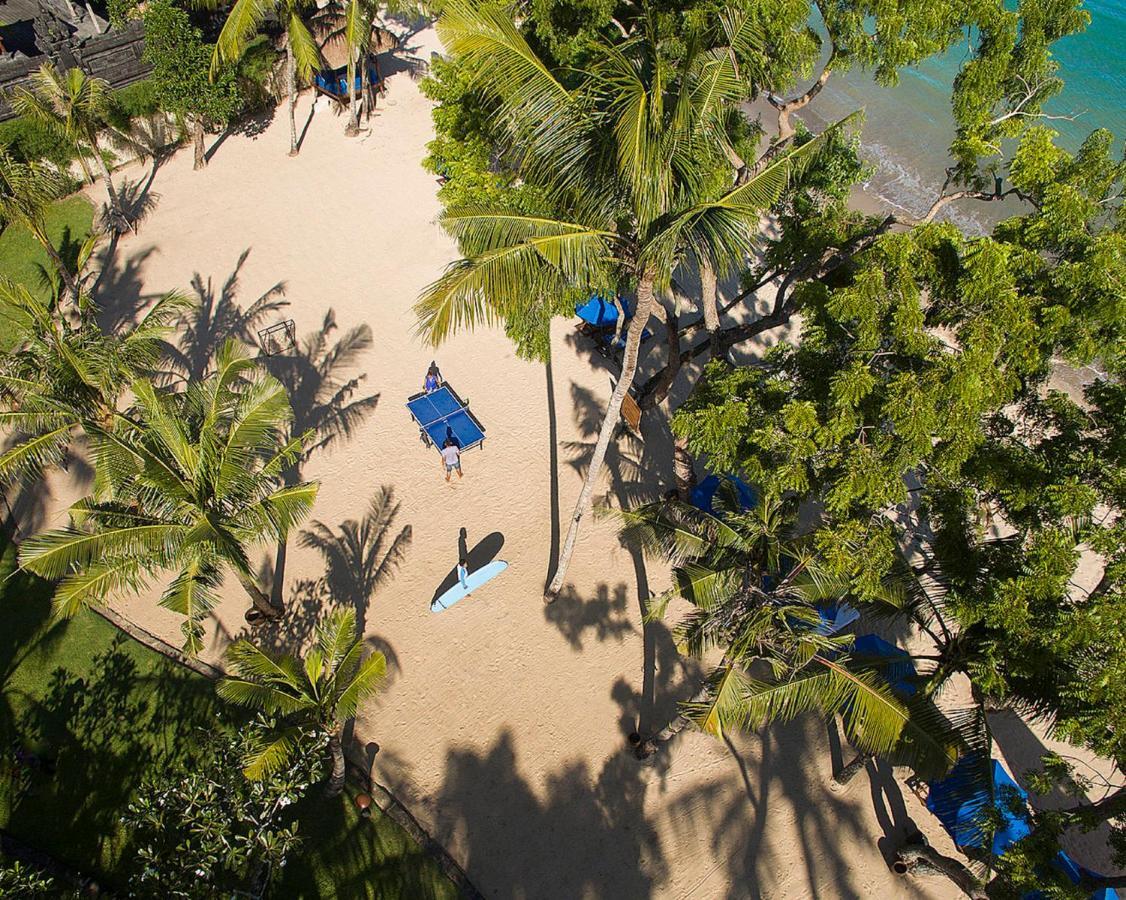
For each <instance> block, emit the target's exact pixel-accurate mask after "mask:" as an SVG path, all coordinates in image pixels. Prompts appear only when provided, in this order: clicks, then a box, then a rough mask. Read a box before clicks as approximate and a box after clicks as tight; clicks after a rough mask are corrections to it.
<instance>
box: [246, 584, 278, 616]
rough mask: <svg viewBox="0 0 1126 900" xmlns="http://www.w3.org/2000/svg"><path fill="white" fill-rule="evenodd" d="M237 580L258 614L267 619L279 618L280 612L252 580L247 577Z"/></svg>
mask: <svg viewBox="0 0 1126 900" xmlns="http://www.w3.org/2000/svg"><path fill="white" fill-rule="evenodd" d="M238 580H239V584H241V585H242V589H243V590H244V591H246V593H247V594H249V595H250V600H251V602H252V603H253V604H254V608H255V609H256V610H258V612H260V613H262V615H264V616H265V617H266V618H268V619H277V618H279V617H280V616H281V610H279V609H278V608H277V607H276V606H274V604H273V602H272V601H271V600H270V597H269V595H268V594H267V593H266V592H265V591H264V590H262V588H260V587H259V586H258V584H257V583H256V582H255V581H254V579H253V578H251V577H250V576H249V575H239V577H238Z"/></svg>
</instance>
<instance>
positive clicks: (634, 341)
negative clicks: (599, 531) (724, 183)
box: [544, 269, 656, 603]
mask: <svg viewBox="0 0 1126 900" xmlns="http://www.w3.org/2000/svg"><path fill="white" fill-rule="evenodd" d="M655 279H656V273H655V272H653V271H652V270H650V269H647V270H646V271H645V272H643V273H642V276H641V283H640V284H639V285H638V287H637V312H636V314H635V315H634V317H633V321H631V322H630V323H629V330H628V331H627V332H626V348H625V355H624V356H623V358H622V374H621V377H620V378H619V379H618V384H617V385H616V386H615V388H614V392H613V393H612V394H611V395H610V403H609V405H607V407H606V415H605V416H604V417H603V419H602V428H601V429H600V430H599V432H598V442H597V443H596V444H595V445H594V455H593V456H591V458H590V466H589V468H588V469H587V473H586V480H585V481H584V482H583V489H582V491H581V492H580V493H579V499H578V502H577V503H576V504H575V512H574V514H573V515H572V516H571V524H570V526H569V527H568V528H567V539H566V540H565V541H564V542H563V549H562V550H561V551H560V553H559V566H558V568H557V569H556V570H555V577H554V578H552V579H551V584H550V585H548V587H547V591H546V592H545V594H544V600H546V601H547V602H548V603H550V602H552V601H553V600H554V599H555V598H556V596H557V595H558V594H559V591H560V590H562V589H563V581H564V579H565V578H566V577H567V566H568V565H570V563H571V554H572V553H573V552H574V550H575V540H576V539H577V538H578V536H579V524H580V523H581V522H582V518H583V516H584V515H586V511H587V509H588V507H589V506H590V499H591V496H592V495H593V494H594V486H595V485H596V484H597V483H598V479H599V476H600V475H601V474H602V464H603V463H604V462H605V460H606V451H607V450H608V449H609V447H610V438H611V437H612V436H613V434H614V429H615V428H617V427H618V417H619V416H620V415H621V411H622V400H623V399H624V398H625V396H626V392H627V391H628V390H629V389H630V386H631V385H632V384H633V377H634V375H635V374H636V372H637V358H638V355H639V352H640V348H641V335H642V334H643V333H644V332H645V326H646V324H647V323H648V321H649V316H650V315H651V314H652V311H653V306H654V304H655V302H656V300H655V298H654V295H653V289H654V281H655Z"/></svg>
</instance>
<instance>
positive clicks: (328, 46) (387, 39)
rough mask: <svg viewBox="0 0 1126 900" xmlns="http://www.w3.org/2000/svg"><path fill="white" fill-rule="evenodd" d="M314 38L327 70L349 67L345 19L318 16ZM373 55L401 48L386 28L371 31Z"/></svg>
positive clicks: (314, 27)
mask: <svg viewBox="0 0 1126 900" xmlns="http://www.w3.org/2000/svg"><path fill="white" fill-rule="evenodd" d="M313 37H315V38H316V39H317V44H318V46H319V47H320V48H321V56H322V57H323V58H324V61H325V68H327V69H339V68H341V67H342V66H346V65H348V41H347V39H346V38H345V37H344V17H343V16H340V15H336V16H318V17H317V20H316V21H315V23H314V25H313ZM371 44H372V51H371V52H372V55H376V54H379V53H386V52H387V51H388V50H394V49H395V48H396V47H398V46H399V41H398V39H397V38H396V37H395V35H393V34H392V33H391V32H390V31H388V30H387V29H386V28H380V27H379V26H378V25H375V26H373V27H372V29H371Z"/></svg>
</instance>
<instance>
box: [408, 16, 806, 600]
mask: <svg viewBox="0 0 1126 900" xmlns="http://www.w3.org/2000/svg"><path fill="white" fill-rule="evenodd" d="M438 28H439V33H440V35H441V37H442V40H443V42H444V43H445V46H446V47H447V48H449V50H450V51H451V53H453V54H454V55H455V57H457V58H459V59H460V60H461V61H462V63H463V64H464V65H466V66H467V67H468V68H469V70H470V71H471V72H472V73H473V77H474V79H475V84H476V85H477V88H478V90H480V91H481V92H483V93H486V94H487V95H489V96H491V97H492V98H494V100H495V101H496V104H497V111H496V113H495V116H496V119H497V121H498V122H499V123H500V124H501V125H502V126H503V128H504V129H505V131H506V133H507V134H508V137H509V140H510V142H511V147H512V152H513V153H514V154H516V155H518V157H519V158H520V160H521V163H520V171H521V175H522V177H523V178H524V179H525V180H526V181H527V182H528V183H531V184H534V185H536V186H537V187H539V188H540V193H541V198H542V205H541V208H540V209H538V210H535V211H534V212H530V213H525V212H513V211H512V210H511V209H509V208H508V207H507V206H505V205H501V206H499V208H465V209H459V208H453V209H447V210H446V211H445V213H444V215H443V217H442V222H443V224H444V226H445V227H446V228H447V229H448V230H449V231H450V232H451V233H452V234H454V235H455V236H456V237H457V239H458V242H459V246H460V249H461V251H462V253H463V254H464V258H463V259H461V260H459V261H457V262H455V263H454V264H452V265H451V266H450V267H449V269H448V270H447V271H446V273H445V274H444V275H443V276H442V277H441V278H440V279H439V280H438V281H437V282H435V283H434V284H433V285H431V286H430V287H429V288H428V289H427V290H426V292H425V293H424V294H423V296H422V297H421V299H420V301H419V303H418V305H417V310H418V315H419V329H420V331H421V332H422V333H423V334H424V335H425V336H426V337H427V338H428V339H429V340H431V341H432V342H434V343H438V342H440V341H442V340H443V339H445V338H446V337H448V336H449V335H450V334H451V333H452V332H454V331H456V330H458V329H460V328H466V327H472V326H474V325H476V324H479V323H486V322H495V321H498V320H506V321H510V320H512V319H520V318H524V319H527V318H529V315H530V312H529V311H531V310H535V311H539V313H538V315H533V316H532V318H533V319H534V320H535V321H536V322H537V323H538V330H542V329H543V328H546V325H547V321H548V319H549V318H550V315H551V314H558V313H563V312H569V311H571V310H572V309H573V304H574V301H575V299H576V298H579V297H582V296H584V295H585V296H589V295H590V293H592V292H602V293H605V294H606V295H607V296H613V295H614V294H616V292H617V291H618V290H619V288H627V289H631V290H633V289H635V290H636V293H637V305H636V310H635V314H634V316H633V318H632V320H631V321H630V323H629V327H628V329H627V331H626V335H625V349H624V354H623V361H622V371H621V377H620V378H619V379H618V383H617V385H616V386H615V388H614V391H613V393H612V395H611V398H610V401H609V403H608V405H607V409H606V413H605V416H604V419H603V423H602V427H601V429H600V431H599V436H598V441H597V443H596V445H595V448H594V453H593V455H592V458H591V463H590V467H589V469H588V471H587V475H586V479H585V481H584V484H583V489H582V491H581V493H580V495H579V499H578V502H577V504H576V506H575V512H574V514H573V516H572V518H571V522H570V527H569V529H568V532H567V537H566V540H565V541H564V544H563V547H562V551H561V553H560V558H559V561H558V565H557V568H556V572H555V576H554V578H553V579H552V581H551V584H550V585H549V586H548V588H547V592H546V599H549V600H550V599H552V598H554V596H555V595H556V594H557V593H558V591H559V590H560V589H561V587H562V585H563V582H564V579H565V577H566V573H567V566H568V562H569V560H570V556H571V553H572V551H573V549H574V545H575V540H576V537H577V535H578V527H579V524H580V522H581V520H582V518H583V516H584V515H585V513H586V511H587V509H588V507H589V503H590V499H591V496H592V495H593V492H594V488H595V485H596V484H597V482H598V479H599V477H600V476H601V472H602V465H603V462H604V460H605V456H606V450H607V448H608V446H609V443H610V440H611V437H612V434H613V432H614V429H615V428H616V426H617V422H618V417H619V414H620V410H621V406H622V402H623V399H624V397H625V395H626V392H627V391H628V390H629V388H630V386H631V385H632V383H633V378H634V374H635V372H636V370H637V363H638V358H639V349H640V345H641V340H642V335H643V334H644V331H645V328H646V325H647V324H648V322H649V320H650V318H651V317H652V316H654V315H655V314H656V313H657V312H658V310H659V309H661V305H660V301H659V299H658V295H659V294H661V293H663V292H666V291H669V290H670V289H671V282H672V275H673V271H674V270H675V269H676V268H677V267H678V266H680V265H682V264H685V263H687V264H689V265H691V264H695V265H697V266H699V267H701V268H702V269H703V270H704V271H706V272H711V273H715V274H717V275H720V276H722V275H725V274H727V273H729V272H730V271H732V270H734V269H736V268H739V267H741V266H742V265H743V263H744V261H745V260H746V258H747V256H748V254H749V253H750V251H751V249H752V247H753V244H754V241H755V239H756V237H757V235H758V233H759V218H760V216H761V214H762V212H763V211H764V210H765V209H767V208H768V207H769V206H770V205H771V203H773V202H774V201H775V200H776V199H777V198H778V197H779V196H780V194H781V192H782V191H783V189H784V188H785V186H786V184H787V182H788V180H789V178H790V176H791V175H792V174H793V173H794V172H795V171H796V170H798V169H800V168H801V167H802V166H803V165H804V164H805V163H806V162H808V160H809V159H811V158H812V157H813V156H814V155H815V154H816V153H817V152H818V150H819V149H820V147H821V143H822V140H821V139H815V140H812V141H810V142H808V143H807V144H805V145H804V146H802V147H800V148H797V149H792V150H785V151H782V152H778V153H777V154H775V155H774V156H773V157H772V158H771V159H769V160H767V161H765V162H764V163H763V165H762V166H761V167H760V168H759V170H758V171H756V172H755V173H753V175H752V174H750V173H744V174H743V175H742V176H737V175H736V172H735V170H733V168H732V162H731V157H732V155H734V150H733V149H732V143H733V141H732V138H731V135H730V134H729V127H735V126H732V125H731V119H730V117H729V116H728V115H727V112H728V111H729V110H728V104H729V103H731V102H733V101H735V100H738V99H740V98H741V97H742V96H743V94H744V93H745V90H746V88H745V85H744V83H743V80H742V79H741V77H740V75H739V72H738V68H737V65H736V62H735V56H736V55H737V54H736V52H735V49H736V48H740V47H742V46H743V45H746V44H753V43H754V42H755V40H756V38H757V32H756V30H755V27H754V24H753V22H752V20H751V19H750V18H749V17H747V16H743V15H738V14H734V13H732V14H730V15H728V16H726V17H725V18H724V20H723V26H722V28H721V29H719V30H718V33H708V34H703V33H701V34H700V35H697V36H695V39H693V40H691V41H688V42H687V44H686V45H684V46H683V47H682V52H681V53H680V54H676V53H675V52H674V49H673V48H671V47H667V46H663V45H662V44H661V43H660V42H659V41H657V40H656V36H655V35H652V34H649V33H646V32H644V31H643V32H642V33H640V34H638V35H637V36H636V37H633V38H631V39H629V40H627V41H624V42H622V43H619V44H613V43H610V42H600V43H599V44H598V45H597V51H596V53H595V56H594V58H593V59H592V60H591V62H590V64H589V67H588V68H587V69H586V70H584V71H582V72H579V73H575V74H574V75H573V78H574V79H575V80H577V84H576V85H575V86H574V87H568V86H565V85H564V83H563V82H562V81H561V80H560V79H559V78H558V77H557V76H556V75H555V74H554V73H553V72H552V71H551V70H550V69H549V67H548V65H547V64H546V63H545V62H544V61H543V60H542V59H541V58H540V57H538V56H537V55H536V53H535V51H534V50H533V49H532V48H531V47H530V46H529V45H528V43H527V41H526V40H525V39H524V37H523V36H522V35H521V34H520V32H519V30H518V29H517V27H516V26H515V25H514V23H513V21H512V19H511V17H510V16H509V15H508V14H507V13H506V12H505V11H503V10H500V9H497V8H493V7H488V6H477V5H473V4H471V3H465V2H460V0H459V2H455V3H451V4H447V5H445V6H444V7H443V13H442V16H441V18H440V19H439V23H438ZM720 38H722V41H723V44H722V45H721V44H720ZM725 48H726V49H725ZM738 168H739V169H745V168H746V167H745V166H744V165H742V161H741V160H740V165H739V167H738ZM709 302H710V303H714V297H710V298H708V299H706V300H705V301H704V303H705V304H707V303H709Z"/></svg>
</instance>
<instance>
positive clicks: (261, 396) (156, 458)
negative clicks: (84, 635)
mask: <svg viewBox="0 0 1126 900" xmlns="http://www.w3.org/2000/svg"><path fill="white" fill-rule="evenodd" d="M130 390H131V392H132V394H133V397H134V400H135V403H136V407H135V409H133V410H130V411H129V412H127V413H121V412H114V413H113V416H112V420H111V421H110V422H104V423H98V424H95V423H88V424H87V425H86V432H87V434H88V436H89V437H90V438H91V440H92V442H93V457H94V462H95V470H96V479H95V494H94V495H93V496H91V497H87V498H85V499H83V500H79V501H78V502H77V503H75V504H74V505H73V506H72V507H71V522H72V524H71V526H70V527H68V528H63V529H58V530H55V531H49V532H46V533H44V534H40V535H38V536H36V537H34V538H32V539H30V540H28V541H26V542H25V543H24V545H23V547H22V548H21V551H20V564H21V566H22V567H23V568H24V569H27V570H29V571H31V572H34V573H36V574H37V575H41V576H43V577H44V578H49V579H52V580H54V579H61V580H60V582H59V585H58V589H57V591H56V594H55V610H56V615H58V616H62V617H66V616H70V615H73V614H74V613H75V612H77V611H78V610H79V609H81V608H82V607H83V606H86V605H89V604H97V603H101V602H104V601H105V600H106V598H107V597H109V596H110V595H114V594H136V593H138V592H140V591H142V590H143V589H144V588H145V587H146V586H147V585H148V583H149V582H150V580H151V579H152V578H153V577H154V576H156V575H158V574H159V573H162V572H170V573H172V577H171V581H170V583H169V584H168V586H167V588H166V589H165V590H164V593H163V595H162V597H161V600H160V604H161V606H164V607H165V608H166V609H170V610H172V611H173V612H176V613H179V614H180V615H182V616H184V619H185V621H184V624H183V632H184V639H185V644H184V647H185V650H186V651H188V652H189V653H198V652H199V650H200V649H201V647H202V636H203V624H202V622H203V618H204V617H205V616H206V615H207V614H208V613H209V612H210V610H211V609H212V608H213V607H214V605H215V603H216V602H217V600H218V595H217V589H218V588H219V585H220V583H221V582H222V579H223V575H224V573H225V572H229V573H231V574H233V575H234V576H235V578H237V579H238V581H239V582H240V584H242V586H243V587H244V589H245V590H246V592H247V593H248V594H249V595H250V597H251V599H252V601H253V603H254V606H255V608H256V609H257V610H258V611H259V612H260V613H261V614H262V615H264V616H268V617H271V618H275V617H277V616H278V615H280V611H279V610H278V609H277V608H276V607H275V606H274V605H273V604H272V603H271V601H270V598H269V596H268V595H267V593H266V592H265V590H263V588H262V587H261V586H260V585H259V584H258V583H257V581H256V580H255V577H254V574H253V572H252V570H251V563H250V558H249V549H250V547H252V546H253V545H255V544H259V543H262V542H263V541H266V540H274V541H279V542H284V541H285V540H286V537H287V535H288V533H289V530H290V528H292V527H293V526H294V525H297V524H299V523H300V522H301V521H302V520H303V519H304V518H305V516H306V515H308V513H309V510H310V509H311V508H312V505H313V501H314V500H315V499H316V496H317V485H316V484H315V483H311V482H300V483H298V484H294V485H283V486H279V485H281V473H282V472H283V471H284V470H285V469H286V468H287V467H289V466H291V465H292V464H293V462H294V460H295V459H297V457H298V456H299V455H300V453H301V451H302V448H303V446H304V440H305V438H306V436H305V435H299V436H297V437H295V438H292V439H290V440H287V441H286V440H283V439H282V435H283V434H284V433H285V431H286V428H287V426H288V424H289V420H290V419H291V417H292V412H291V411H290V407H289V399H288V397H287V396H286V394H285V389H284V388H283V387H282V386H281V384H279V383H278V381H277V380H276V379H275V378H273V377H272V376H270V375H269V374H267V373H266V372H265V371H264V370H263V369H261V368H260V367H259V366H258V365H257V363H256V362H255V361H254V360H252V359H250V357H249V356H248V355H247V351H246V349H245V348H244V347H243V346H242V345H241V344H239V343H237V342H236V341H229V342H228V343H227V344H225V345H224V346H223V348H222V349H221V350H220V352H219V355H218V359H217V362H216V371H215V374H214V375H212V376H211V377H209V378H207V379H206V380H204V381H203V382H197V383H193V384H190V385H188V387H187V389H186V390H184V391H183V392H181V393H158V392H157V390H156V389H155V388H154V387H153V386H152V384H151V383H150V382H148V381H147V380H143V379H141V380H136V381H134V382H133V383H132V384H131V385H130Z"/></svg>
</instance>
